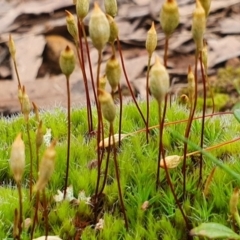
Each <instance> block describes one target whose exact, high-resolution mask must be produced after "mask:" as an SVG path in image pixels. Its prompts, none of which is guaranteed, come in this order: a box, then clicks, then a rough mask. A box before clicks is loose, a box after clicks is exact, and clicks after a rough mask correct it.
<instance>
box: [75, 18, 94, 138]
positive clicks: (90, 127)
mask: <svg viewBox="0 0 240 240" xmlns="http://www.w3.org/2000/svg"><path fill="white" fill-rule="evenodd" d="M81 26H82V22H80V20H78V34H79V36H78V38H79V47H78V43H76V48H77V55H78V59H79V64H80V67H81V70H82V75H83V82H84V87H85V93H86V103H87V117H88V133H89V134H90V133H91V132H92V131H93V123H92V107H91V101H90V96H89V89H88V81H87V76H86V70H85V61H84V54H83V44H82V36H81V29H82V27H81ZM83 28H84V27H83ZM79 48H80V53H81V56H80V54H79Z"/></svg>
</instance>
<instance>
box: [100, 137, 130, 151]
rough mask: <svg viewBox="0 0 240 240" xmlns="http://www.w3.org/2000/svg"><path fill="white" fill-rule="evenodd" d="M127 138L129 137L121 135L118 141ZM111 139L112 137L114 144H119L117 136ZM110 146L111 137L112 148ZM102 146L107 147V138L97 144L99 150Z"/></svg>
mask: <svg viewBox="0 0 240 240" xmlns="http://www.w3.org/2000/svg"><path fill="white" fill-rule="evenodd" d="M127 136H129V134H121V135H120V140H123V139H124V138H125V137H127ZM113 137H114V141H115V144H117V143H118V142H119V134H114V135H113ZM112 145H113V138H112V137H111V141H110V146H112ZM103 146H104V148H106V147H108V146H109V138H108V137H107V138H105V139H104V140H103V141H101V142H100V143H99V147H100V148H102V147H103Z"/></svg>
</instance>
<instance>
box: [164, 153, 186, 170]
mask: <svg viewBox="0 0 240 240" xmlns="http://www.w3.org/2000/svg"><path fill="white" fill-rule="evenodd" d="M182 160H183V158H182V157H181V156H178V155H171V156H167V157H165V162H166V167H167V168H176V167H177V166H178V165H179V164H180V163H181V162H182ZM160 167H161V168H165V165H164V161H163V159H161V161H160Z"/></svg>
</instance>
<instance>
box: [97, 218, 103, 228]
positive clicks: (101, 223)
mask: <svg viewBox="0 0 240 240" xmlns="http://www.w3.org/2000/svg"><path fill="white" fill-rule="evenodd" d="M103 226H104V220H103V219H102V218H100V219H99V221H98V223H97V224H96V226H95V230H101V229H103Z"/></svg>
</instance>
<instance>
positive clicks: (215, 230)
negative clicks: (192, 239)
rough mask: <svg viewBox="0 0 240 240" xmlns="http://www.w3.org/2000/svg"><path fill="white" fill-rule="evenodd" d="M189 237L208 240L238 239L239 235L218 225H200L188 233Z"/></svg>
mask: <svg viewBox="0 0 240 240" xmlns="http://www.w3.org/2000/svg"><path fill="white" fill-rule="evenodd" d="M190 235H191V236H202V237H207V238H208V239H226V238H227V239H240V235H238V234H236V233H235V232H233V231H232V230H231V229H230V228H228V227H225V226H224V225H222V224H219V223H211V222H210V223H202V224H201V225H199V226H198V227H195V228H193V229H192V230H191V231H190Z"/></svg>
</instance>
